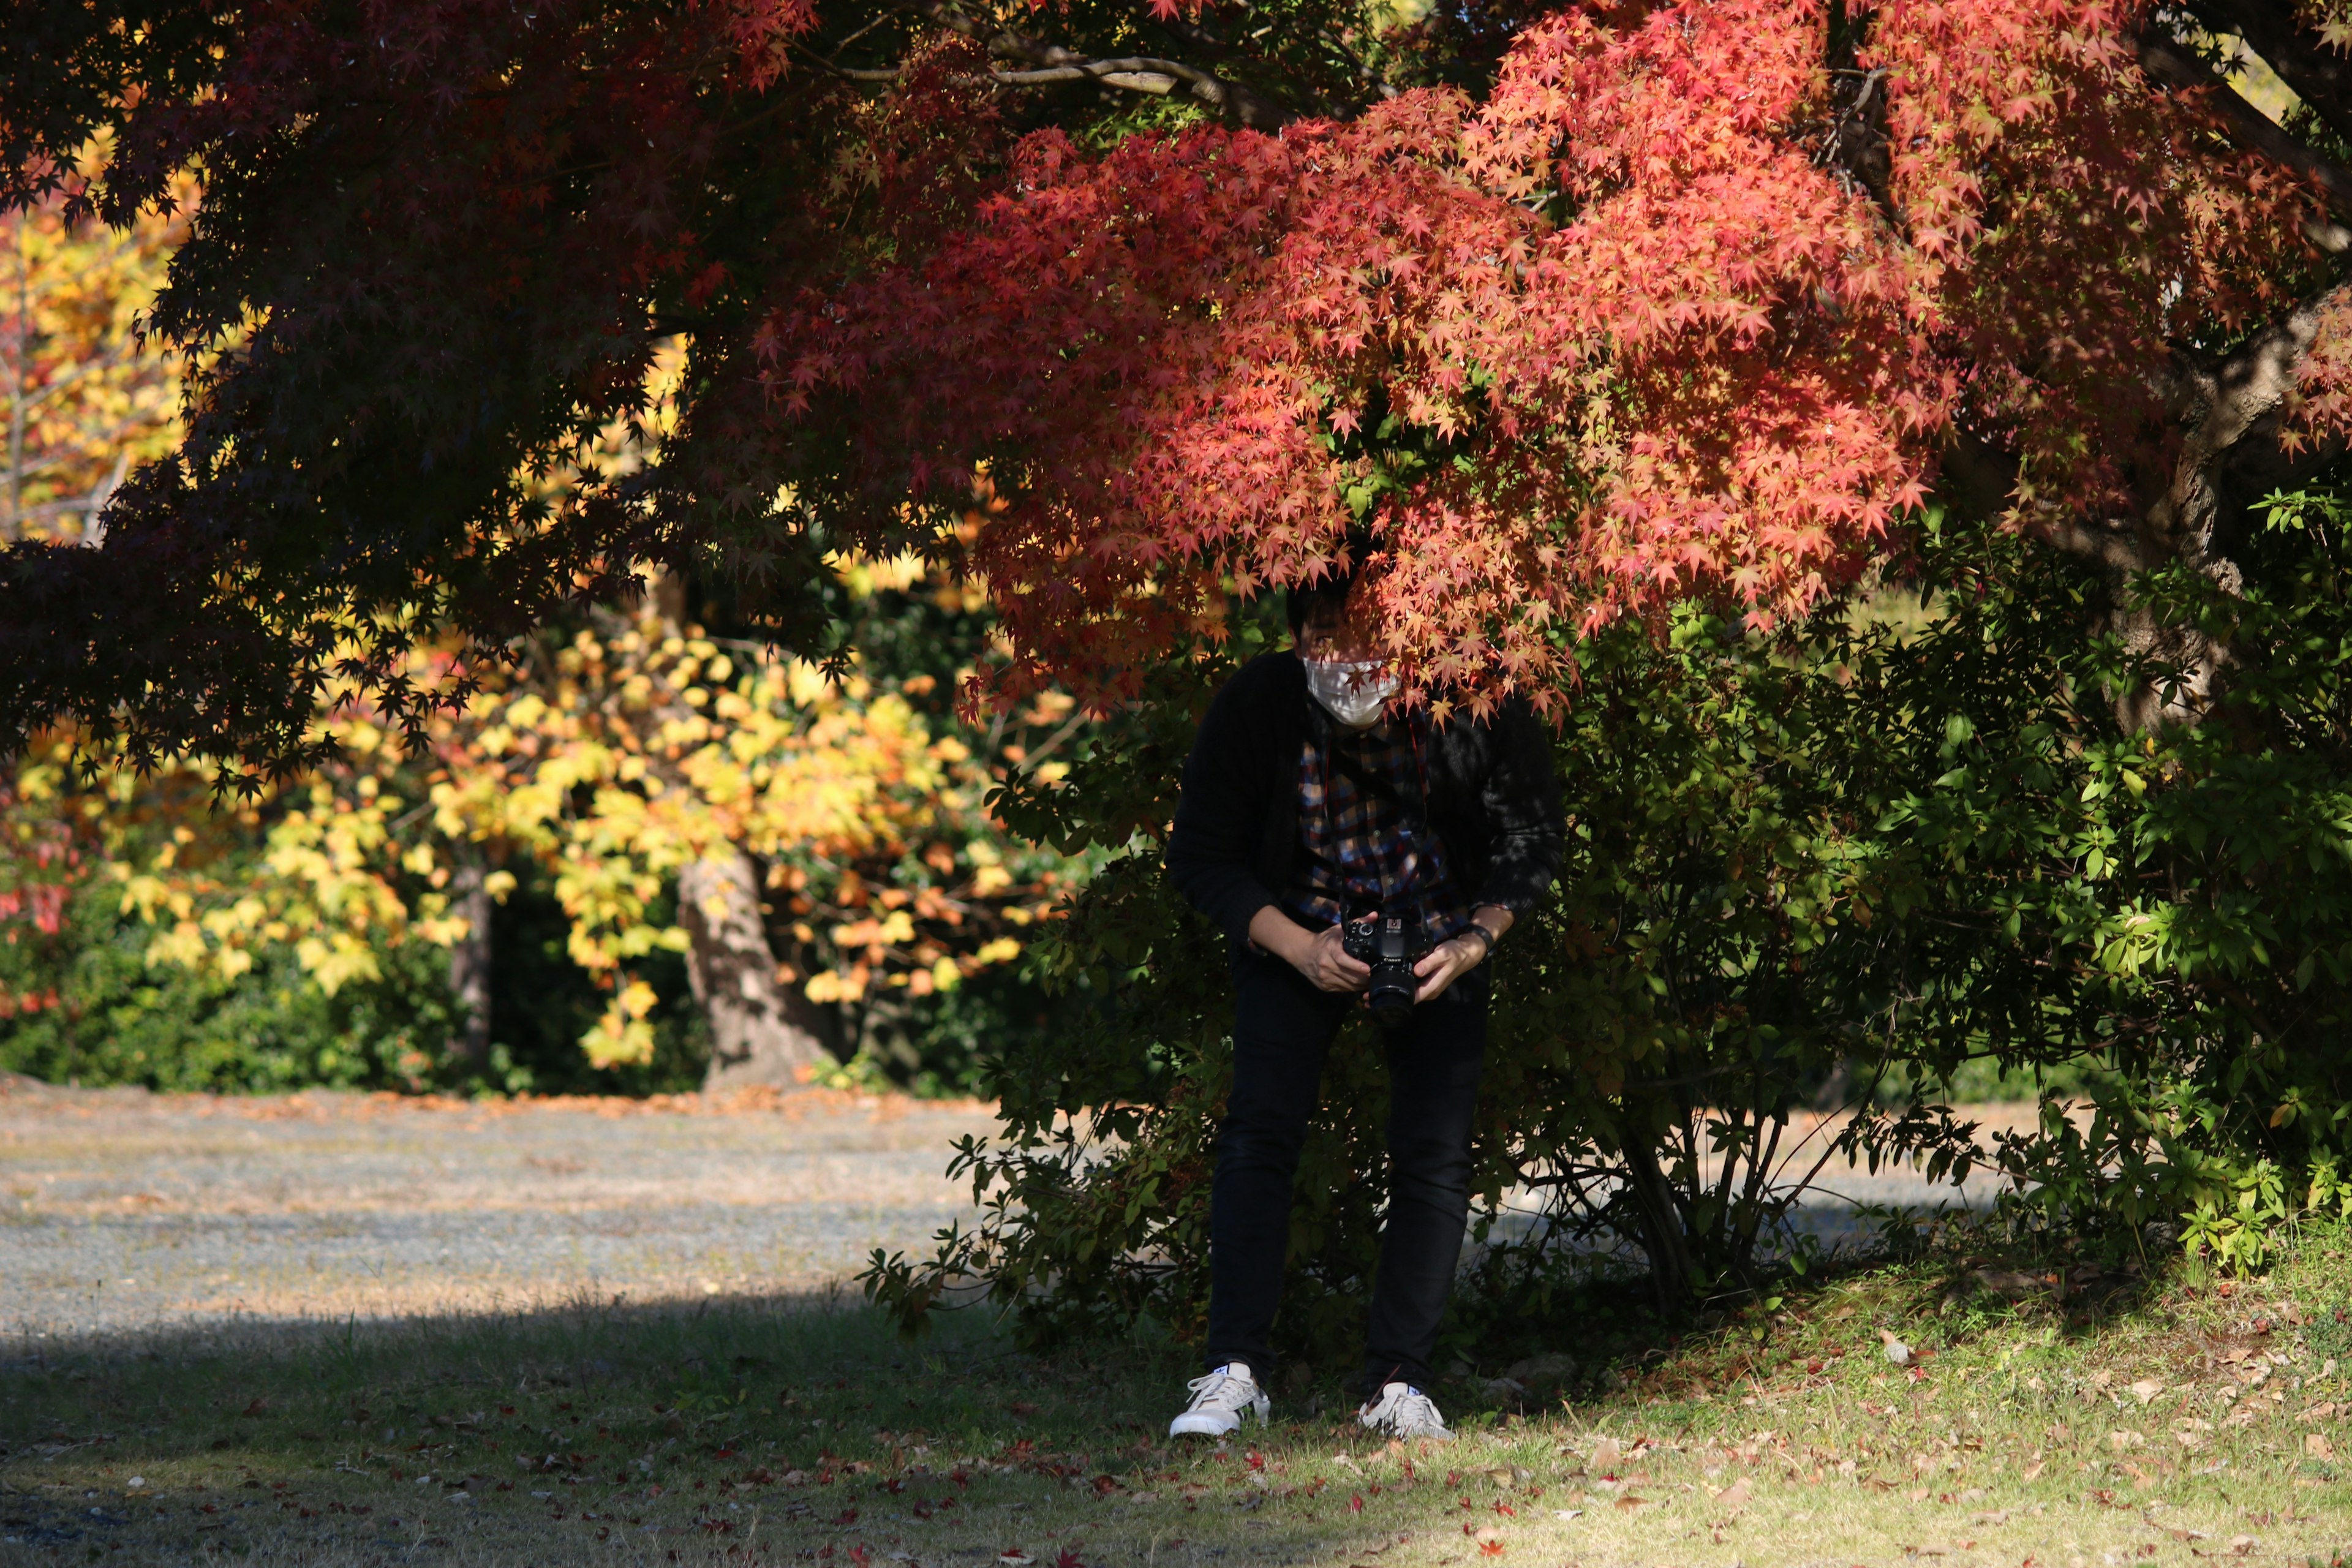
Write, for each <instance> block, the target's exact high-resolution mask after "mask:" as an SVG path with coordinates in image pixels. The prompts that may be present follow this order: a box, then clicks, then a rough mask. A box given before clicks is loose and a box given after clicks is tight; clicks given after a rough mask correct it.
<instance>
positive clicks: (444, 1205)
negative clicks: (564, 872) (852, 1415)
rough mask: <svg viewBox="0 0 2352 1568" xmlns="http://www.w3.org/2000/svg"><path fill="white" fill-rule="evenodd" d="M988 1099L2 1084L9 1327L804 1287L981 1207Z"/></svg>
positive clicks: (42, 1328) (4, 1296) (2, 1224)
mask: <svg viewBox="0 0 2352 1568" xmlns="http://www.w3.org/2000/svg"><path fill="white" fill-rule="evenodd" d="M991 1126H992V1121H991V1118H990V1115H989V1112H988V1110H987V1108H986V1107H984V1106H981V1105H976V1104H971V1103H963V1104H950V1105H939V1104H926V1103H923V1102H919V1101H912V1100H897V1099H874V1098H868V1097H861V1096H851V1095H835V1094H827V1093H823V1092H814V1093H803V1094H796V1095H792V1096H789V1097H784V1098H782V1099H781V1100H770V1101H767V1102H765V1103H762V1102H761V1101H759V1100H751V1101H750V1102H749V1104H748V1105H744V1104H740V1103H739V1106H738V1107H737V1108H736V1109H734V1110H731V1111H713V1110H709V1109H706V1108H703V1107H701V1106H699V1105H698V1103H697V1102H694V1101H690V1100H688V1101H675V1102H671V1103H670V1104H668V1105H667V1106H656V1107H642V1106H637V1105H633V1104H632V1103H631V1102H627V1101H595V1100H583V1101H572V1102H563V1101H556V1102H551V1103H539V1104H531V1105H528V1106H521V1107H517V1106H505V1105H500V1106H483V1105H475V1104H467V1103H463V1102H452V1101H441V1102H435V1101H425V1102H418V1101H414V1100H408V1101H403V1100H392V1099H389V1098H388V1097H383V1098H379V1097H362V1096H352V1095H326V1094H310V1095H298V1096H295V1097H292V1098H290V1099H267V1100H214V1099H207V1098H203V1097H194V1096H155V1095H147V1094H143V1093H125V1092H122V1091H110V1092H105V1093H73V1092H69V1091H68V1092H60V1091H57V1090H38V1089H26V1088H25V1087H24V1086H23V1085H22V1083H21V1081H20V1082H18V1083H17V1084H16V1086H14V1092H10V1093H7V1094H6V1095H5V1097H0V1337H5V1338H20V1337H56V1336H64V1335H71V1336H75V1337H82V1336H86V1335H89V1334H90V1333H91V1332H93V1331H100V1332H102V1331H114V1330H122V1329H131V1328H138V1327H146V1326H151V1325H156V1324H160V1323H186V1322H192V1321H201V1320H206V1319H215V1320H217V1319H224V1318H232V1317H239V1316H249V1317H260V1318H271V1319H282V1318H288V1317H308V1318H320V1317H325V1318H334V1319H341V1318H343V1317H344V1316H346V1315H347V1314H352V1313H356V1314H358V1315H360V1316H362V1317H383V1316H395V1315H409V1314H415V1313H420V1312H464V1311H477V1310H489V1309H496V1308H506V1309H518V1308H531V1307H537V1306H543V1305H547V1304H551V1303H552V1302H556V1301H562V1300H574V1299H577V1298H579V1297H581V1296H583V1295H586V1296H593V1297H595V1298H598V1299H609V1298H611V1297H613V1296H614V1295H620V1296H625V1297H626V1298H627V1299H628V1300H633V1301H644V1300H655V1299H673V1300H675V1299H679V1298H692V1297H695V1296H698V1295H718V1294H720V1293H722V1292H723V1293H726V1294H730V1295H732V1294H737V1293H746V1292H756V1293H761V1294H767V1293H774V1292H787V1291H802V1290H820V1289H830V1288H834V1287H837V1285H838V1283H839V1282H840V1281H841V1280H842V1279H845V1277H847V1276H848V1275H850V1274H852V1273H854V1272H855V1271H856V1269H857V1268H859V1267H861V1266H862V1265H863V1264H864V1262H865V1260H866V1254H867V1253H868V1252H869V1251H871V1249H872V1248H873V1247H876V1246H887V1247H904V1248H908V1249H913V1248H915V1247H920V1246H922V1245H923V1244H924V1243H925V1241H926V1239H927V1238H928V1237H929V1236H930V1234H931V1232H932V1231H934V1230H935V1229H937V1228H938V1227H939V1226H942V1225H944V1224H946V1223H947V1222H948V1221H949V1220H950V1218H954V1217H956V1216H959V1215H968V1214H969V1213H970V1209H971V1193H970V1189H969V1187H967V1186H962V1185H960V1184H950V1183H949V1182H948V1181H947V1179H946V1176H945V1170H946V1167H947V1163H948V1158H949V1146H950V1143H951V1142H953V1140H955V1139H956V1138H957V1137H959V1136H961V1134H963V1133H965V1132H982V1133H984V1132H986V1131H989V1129H990V1128H991Z"/></svg>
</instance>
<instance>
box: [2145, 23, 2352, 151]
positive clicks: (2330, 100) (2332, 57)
mask: <svg viewBox="0 0 2352 1568" xmlns="http://www.w3.org/2000/svg"><path fill="white" fill-rule="evenodd" d="M2185 4H2186V5H2187V7H2188V10H2189V14H2190V15H2191V16H2195V17H2196V18H2197V19H2198V20H2199V21H2200V22H2202V23H2203V24H2205V26H2208V27H2210V28H2211V29H2212V30H2213V31H2215V32H2217V33H2235V34H2237V35H2238V37H2241V38H2243V39H2244V40H2245V41H2246V46H2247V47H2249V48H2251V49H2252V50H2253V51H2254V53H2256V54H2258V55H2260V56H2261V57H2262V58H2263V64H2265V65H2267V66H2269V67H2270V68H2271V69H2272V70H2273V71H2276V72H2277V73H2278V78H2279V79H2280V80H2281V81H2284V83H2286V84H2287V86H2289V87H2290V88H2293V89H2294V94H2295V96H2296V97H2297V98H2300V99H2302V100H2303V101H2304V102H2305V103H2307V104H2309V105H2310V106H2311V110H2312V112H2313V113H2315V114H2316V115H2318V116H2319V118H2320V119H2321V120H2323V121H2326V122H2327V126H2328V129H2330V130H2332V131H2334V132H2336V134H2337V135H2339V136H2343V137H2347V138H2352V59H2347V58H2345V57H2344V56H2343V55H2342V54H2340V53H2338V52H2337V51H2336V50H2335V49H2332V48H2330V47H2327V45H2326V44H2325V43H2323V42H2322V41H2321V40H2320V38H2319V36H2318V35H2317V34H2316V33H2314V32H2313V31H2312V30H2311V29H2310V28H2308V27H2306V26H2304V25H2303V24H2302V21H2301V20H2300V18H2298V17H2297V16H2296V15H2295V8H2294V5H2293V4H2292V0H2185Z"/></svg>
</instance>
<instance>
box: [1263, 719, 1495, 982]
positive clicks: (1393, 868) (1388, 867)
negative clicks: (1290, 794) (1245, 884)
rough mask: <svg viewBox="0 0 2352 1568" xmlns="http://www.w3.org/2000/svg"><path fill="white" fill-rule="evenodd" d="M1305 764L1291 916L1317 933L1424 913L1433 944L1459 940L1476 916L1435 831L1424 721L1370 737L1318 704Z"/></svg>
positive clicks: (1386, 725) (1393, 723)
mask: <svg viewBox="0 0 2352 1568" xmlns="http://www.w3.org/2000/svg"><path fill="white" fill-rule="evenodd" d="M1307 707H1308V709H1309V710H1310V711H1309V713H1308V715H1307V743H1306V745H1305V746H1303V747H1302V748H1301V749H1300V751H1299V757H1298V847H1299V850H1300V855H1299V868H1300V880H1299V885H1298V886H1297V887H1296V888H1294V889H1291V890H1290V893H1289V896H1288V899H1287V900H1286V910H1287V912H1288V913H1289V914H1290V915H1291V916H1292V917H1293V918H1294V919H1296V920H1297V921H1299V923H1300V924H1302V925H1305V926H1306V927H1307V928H1308V929H1309V930H1312V929H1314V928H1316V927H1318V926H1326V925H1333V924H1336V923H1338V922H1339V921H1341V920H1344V919H1346V918H1347V917H1348V916H1349V915H1361V914H1367V913H1370V912H1371V911H1373V910H1381V911H1385V912H1388V913H1391V914H1393V913H1399V912H1405V911H1410V912H1412V914H1414V915H1416V916H1418V917H1419V918H1420V921H1421V927H1422V931H1423V939H1424V940H1425V941H1427V942H1431V943H1436V942H1444V941H1445V940H1446V939H1447V938H1449V937H1453V936H1457V935H1459V934H1460V933H1461V932H1462V931H1464V930H1465V928H1466V927H1468V925H1469V924H1470V910H1469V909H1468V907H1467V906H1466V905H1465V903H1464V902H1463V900H1462V898H1461V895H1460V894H1459V893H1457V892H1456V891H1455V890H1454V880H1453V878H1452V876H1451V874H1450V873H1449V871H1448V869H1447V867H1446V863H1445V846H1444V844H1442V843H1440V842H1439V841H1438V838H1437V836H1436V835H1435V834H1434V833H1433V832H1431V831H1430V828H1429V821H1428V816H1427V815H1426V811H1425V781H1424V780H1423V776H1422V770H1421V746H1422V744H1423V742H1424V740H1425V737H1424V736H1423V735H1422V734H1421V733H1420V726H1421V725H1422V724H1423V719H1422V718H1421V716H1420V715H1418V714H1408V715H1406V716H1405V717H1404V718H1402V719H1382V720H1381V721H1380V722H1379V723H1378V724H1375V725H1373V726H1372V727H1371V728H1370V729H1369V730H1361V731H1351V730H1349V729H1346V728H1344V727H1343V726H1341V725H1340V724H1339V723H1338V722H1336V721H1334V720H1333V719H1332V718H1331V716H1330V715H1329V714H1328V713H1326V712H1325V711H1324V710H1323V708H1322V705H1321V704H1320V703H1318V702H1317V701H1316V700H1314V699H1313V698H1308V699H1307Z"/></svg>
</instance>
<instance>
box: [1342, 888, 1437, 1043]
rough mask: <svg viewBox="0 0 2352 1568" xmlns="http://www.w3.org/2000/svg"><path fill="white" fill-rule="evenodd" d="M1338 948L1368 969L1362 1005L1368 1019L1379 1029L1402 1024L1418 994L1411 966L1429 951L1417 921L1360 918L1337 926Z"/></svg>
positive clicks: (1400, 917) (1371, 916) (1393, 917)
mask: <svg viewBox="0 0 2352 1568" xmlns="http://www.w3.org/2000/svg"><path fill="white" fill-rule="evenodd" d="M1339 946H1340V949H1341V951H1343V952H1346V953H1347V955H1348V956H1349V958H1352V959H1354V960H1355V961H1356V962H1357V963H1363V964H1369V965H1370V966H1371V971H1372V982H1371V984H1370V985H1369V986H1367V987H1366V988H1365V991H1364V1001H1365V1004H1366V1005H1368V1006H1370V1008H1371V1010H1372V1016H1373V1017H1375V1018H1377V1019H1379V1020H1380V1021H1381V1027H1383V1028H1389V1029H1393V1028H1395V1027H1396V1026H1398V1025H1400V1024H1402V1023H1403V1022H1404V1020H1405V1016H1406V1015H1407V1014H1409V1013H1411V1012H1412V999H1413V997H1414V996H1415V995H1416V994H1419V992H1420V990H1421V976H1420V975H1418V974H1415V973H1413V972H1412V966H1413V965H1414V964H1416V963H1420V962H1421V960H1422V958H1423V956H1424V955H1425V954H1426V953H1427V952H1428V951H1429V950H1428V949H1427V948H1426V947H1424V946H1423V945H1422V940H1421V921H1418V920H1416V919H1414V918H1413V917H1412V916H1411V915H1391V914H1384V913H1379V912H1375V913H1372V914H1368V915H1360V916H1358V917H1357V918H1355V919H1353V920H1350V921H1347V922H1345V923H1344V924H1342V925H1341V926H1340V928H1339Z"/></svg>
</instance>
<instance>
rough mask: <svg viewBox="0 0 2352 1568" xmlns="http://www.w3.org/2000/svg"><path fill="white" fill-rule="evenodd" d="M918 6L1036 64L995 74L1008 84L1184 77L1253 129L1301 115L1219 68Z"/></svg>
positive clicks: (1147, 87) (1148, 85) (1142, 83)
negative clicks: (1080, 48)
mask: <svg viewBox="0 0 2352 1568" xmlns="http://www.w3.org/2000/svg"><path fill="white" fill-rule="evenodd" d="M913 8H914V9H915V10H916V11H918V12H919V13H920V14H921V15H923V16H928V17H929V18H930V19H931V20H932V21H934V22H936V23H938V24H939V25H940V26H943V27H950V28H952V29H954V30H955V31H956V32H959V33H961V34H962V35H963V36H964V37H968V38H974V39H978V40H979V41H981V42H982V43H984V44H986V45H987V47H988V52H989V53H990V54H992V55H994V56H996V57H997V58H1000V59H1008V60H1019V61H1021V62H1023V63H1024V64H1026V65H1028V66H1030V67H1032V69H1030V70H1026V71H1017V70H1007V71H992V72H991V73H990V75H991V76H992V78H993V79H995V80H996V81H998V82H1000V83H1002V84H1003V85H1005V86H1008V87H1032V86H1044V85H1046V84H1049V83H1053V82H1065V81H1081V80H1092V81H1100V82H1103V83H1105V84H1107V85H1108V86H1112V87H1123V88H1126V89H1129V91H1135V92H1151V93H1165V92H1168V91H1170V90H1171V89H1172V87H1173V85H1174V83H1175V82H1178V81H1181V82H1182V83H1184V85H1185V86H1186V87H1187V88H1189V89H1191V91H1192V96H1193V97H1194V98H1196V99H1199V100H1201V101H1202V103H1205V104H1207V105H1209V106H1210V107H1211V108H1212V109H1216V110H1223V111H1225V112H1228V113H1230V114H1232V115H1233V116H1234V119H1235V120H1237V121H1240V122H1241V123H1242V124H1243V125H1244V126H1247V127H1248V128H1249V129H1251V130H1253V131H1279V130H1280V129H1282V127H1284V126H1285V125H1287V124H1289V123H1290V122H1291V121H1294V120H1296V119H1297V118H1298V116H1297V112H1296V111H1294V110H1290V109H1288V108H1286V107H1285V106H1284V105H1282V104H1279V103H1276V101H1275V100H1272V99H1270V98H1267V97H1265V95H1264V94H1263V93H1259V92H1256V91H1255V90H1253V89H1250V88H1246V87H1244V86H1243V85H1242V84H1241V83H1239V82H1237V81H1233V80H1230V79H1227V78H1224V77H1221V76H1219V75H1217V74H1216V73H1215V72H1214V71H1209V70H1203V69H1202V68H1200V67H1198V66H1192V65H1187V64H1185V63H1183V62H1182V61H1181V60H1168V59H1160V58H1151V57H1138V58H1133V59H1122V60H1097V59H1093V58H1088V57H1087V56H1085V55H1082V54H1080V53H1078V52H1077V51H1076V50H1075V49H1066V48H1064V47H1062V46H1060V45H1059V44H1049V43H1047V42H1045V40H1044V39H1042V38H1038V37H1032V36H1031V35H1029V34H1027V33H1023V32H1017V31H1015V30H1014V29H1013V28H1011V27H1002V28H988V27H983V26H982V25H981V24H980V23H978V22H975V21H974V20H973V19H972V18H971V17H970V16H965V15H964V14H963V13H962V12H961V11H960V10H958V9H957V8H956V7H955V6H954V5H950V4H948V3H946V0H922V3H920V4H918V5H915V6H914V7H913ZM1155 76H1164V77H1168V78H1171V82H1170V83H1169V84H1168V85H1167V86H1162V85H1160V84H1159V83H1156V82H1153V81H1150V78H1151V77H1155Z"/></svg>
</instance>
